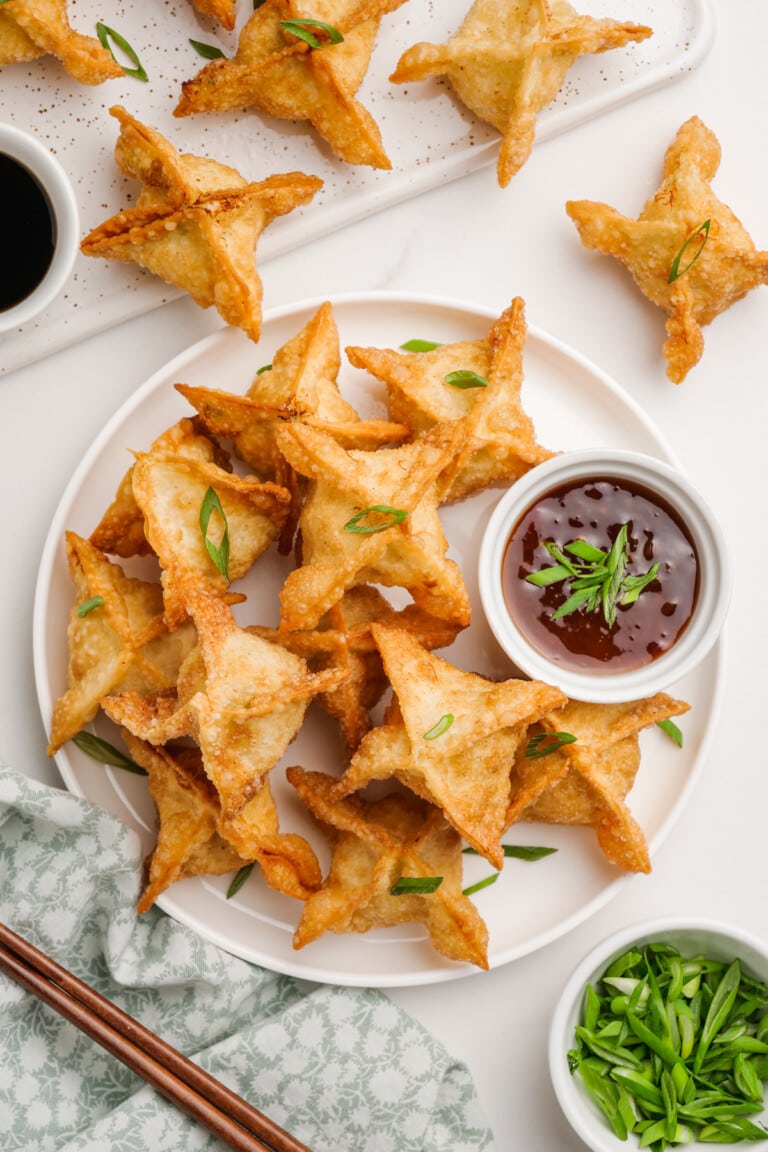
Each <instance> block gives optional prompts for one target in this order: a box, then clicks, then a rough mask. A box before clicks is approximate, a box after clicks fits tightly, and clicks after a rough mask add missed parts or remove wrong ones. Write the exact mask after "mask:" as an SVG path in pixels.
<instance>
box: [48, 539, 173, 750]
mask: <svg viewBox="0 0 768 1152" xmlns="http://www.w3.org/2000/svg"><path fill="white" fill-rule="evenodd" d="M66 551H67V563H68V564H69V572H70V575H71V577H72V581H73V583H74V585H75V590H76V602H75V604H74V605H73V607H72V610H71V612H70V615H69V627H68V639H69V669H68V676H67V682H68V687H67V691H66V692H65V693H64V695H63V696H61V697H60V698H59V699H58V700H57V701H56V704H55V706H54V709H53V718H52V720H51V734H50V743H49V745H48V755H49V756H52V755H53V753H54V752H56V751H57V750H58V749H59V748H60V747H61V745H62V744H63V743H64V742H65V741H67V740H70V739H71V738H72V737H73V736H74V735H76V733H78V732H79V731H80V729H81V728H82V727H83V726H84V725H85V724H87V723H88V721H89V720H92V719H93V717H94V716H95V715H96V713H97V711H98V708H99V705H100V703H101V702H102V700H103V699H104V697H105V696H107V695H109V694H110V693H111V692H120V691H134V692H137V693H148V692H156V691H158V690H162V689H166V688H170V687H172V686H173V684H174V683H175V681H176V676H177V673H178V670H179V667H180V666H181V664H182V662H183V660H184V659H185V658H186V656H187V654H188V653H189V652H190V651H191V650H192V648H193V647H194V645H195V643H196V634H195V629H194V628H193V626H192V625H191V624H190V623H187V624H186V625H183V626H182V627H180V628H177V629H176V631H174V632H171V631H169V629H168V627H167V625H166V622H165V620H164V617H163V594H162V589H161V588H160V585H159V584H150V583H147V581H145V580H138V579H135V578H134V577H130V576H126V575H125V573H124V572H123V570H122V568H120V566H119V565H117V564H113V563H112V562H111V561H110V560H109V559H108V558H107V557H106V556H105V555H104V554H103V553H102V552H100V551H99V550H98V549H97V548H94V547H93V545H92V544H90V543H89V542H88V541H87V540H84V539H83V538H82V537H81V536H78V535H77V534H76V533H75V532H67V533H66Z"/></svg>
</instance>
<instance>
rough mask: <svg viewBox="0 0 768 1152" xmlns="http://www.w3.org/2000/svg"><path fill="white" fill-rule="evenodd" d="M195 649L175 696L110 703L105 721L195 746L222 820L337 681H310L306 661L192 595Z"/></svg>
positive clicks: (335, 673) (212, 601)
mask: <svg viewBox="0 0 768 1152" xmlns="http://www.w3.org/2000/svg"><path fill="white" fill-rule="evenodd" d="M189 607H190V612H191V615H192V618H193V620H194V622H195V625H196V627H197V632H198V636H199V646H198V647H197V648H195V649H193V651H192V652H191V653H190V655H189V656H188V657H187V659H186V660H185V661H184V664H183V665H182V667H181V669H180V671H179V676H178V680H177V690H176V692H175V693H173V694H169V693H165V694H159V695H158V696H156V697H154V698H153V699H148V698H147V699H145V698H141V697H138V696H136V695H135V694H134V693H124V694H121V695H120V696H114V697H113V699H112V700H111V702H110V705H109V708H108V709H107V708H105V711H107V714H108V715H109V716H110V717H111V719H112V720H114V721H115V722H116V723H119V724H122V725H124V727H126V728H127V729H128V730H129V731H130V732H133V734H134V735H135V736H138V737H140V738H141V739H143V740H147V741H149V743H150V744H155V745H160V744H165V743H167V742H168V741H169V740H177V739H180V738H181V737H183V736H190V737H192V739H193V740H195V741H196V743H197V744H198V745H199V746H200V748H201V750H202V753H203V766H204V768H205V771H206V773H207V775H208V777H209V779H210V780H211V781H212V782H213V784H214V786H215V788H216V791H217V793H218V796H219V801H220V803H221V808H222V814H223V816H224V817H225V818H230V817H234V816H236V815H237V814H238V813H239V812H240V811H241V809H242V808H243V806H244V805H245V804H246V803H247V802H248V801H249V800H250V799H251V798H252V797H253V796H254V795H256V793H257V792H258V791H259V789H260V788H261V786H262V784H263V781H264V780H265V778H266V776H267V775H268V773H269V772H270V771H271V770H272V768H273V767H274V766H275V764H276V763H277V762H278V760H279V759H280V757H281V756H282V754H283V752H284V751H285V749H286V748H287V747H288V745H289V744H290V742H291V741H292V740H293V738H294V737H295V735H296V733H297V732H298V730H299V727H300V725H301V722H302V720H303V718H304V713H305V711H306V709H307V706H308V704H309V701H310V700H311V698H312V697H313V696H314V695H315V694H316V693H317V692H320V691H325V690H326V689H328V688H331V687H332V686H333V685H334V684H338V683H339V681H340V680H341V679H343V676H344V672H343V671H340V670H336V669H332V670H329V671H326V672H320V673H318V674H317V675H313V674H312V673H310V672H309V671H308V669H307V665H306V663H305V662H304V660H302V659H300V658H299V657H297V656H294V655H292V653H290V652H287V651H286V650H285V649H283V648H280V647H278V646H277V645H275V644H269V643H268V642H267V641H265V640H262V639H261V638H260V637H258V636H255V635H253V634H252V633H249V632H246V631H245V630H244V629H243V628H241V627H240V626H239V625H238V624H237V622H236V621H235V619H234V617H233V615H232V611H231V609H230V608H229V607H228V606H227V605H226V604H223V603H222V602H221V601H220V600H218V599H217V598H216V597H214V596H211V595H209V594H206V593H205V592H201V591H199V590H194V591H190V593H189Z"/></svg>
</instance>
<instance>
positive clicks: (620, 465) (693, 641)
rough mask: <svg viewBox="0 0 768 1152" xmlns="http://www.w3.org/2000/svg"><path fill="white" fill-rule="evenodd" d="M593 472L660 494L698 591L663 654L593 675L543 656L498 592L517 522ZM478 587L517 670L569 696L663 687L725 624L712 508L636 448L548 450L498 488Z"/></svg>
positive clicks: (721, 552)
mask: <svg viewBox="0 0 768 1152" xmlns="http://www.w3.org/2000/svg"><path fill="white" fill-rule="evenodd" d="M597 477H616V478H617V479H619V480H624V481H628V482H629V483H630V484H631V483H634V484H636V485H640V486H641V487H642V488H644V489H647V490H649V491H650V492H651V493H655V494H657V495H658V496H660V497H661V498H662V499H663V500H664V501H666V503H667V504H669V505H671V506H672V508H674V509H675V510H676V511H677V513H678V515H679V516H680V518H681V519H682V521H683V522H684V524H685V525H686V527H687V528H688V531H689V532H690V535H691V537H692V539H693V542H694V545H695V547H696V552H697V555H698V562H699V589H698V597H697V600H696V604H695V607H694V611H693V615H692V617H691V619H690V621H689V623H688V625H687V627H686V629H685V631H684V632H683V633H682V635H681V636H680V637H679V638H678V639H677V641H676V643H675V644H674V645H673V646H672V647H671V648H670V649H669V650H668V651H667V652H665V653H664V654H663V655H661V656H659V657H658V658H657V659H655V660H653V661H651V663H649V664H646V665H644V666H643V667H641V668H636V669H633V670H631V671H624V672H615V673H612V672H610V670H606V671H604V672H603V671H601V672H599V673H593V672H590V671H582V670H573V669H570V668H566V667H563V666H562V665H561V664H560V663H556V662H555V661H553V660H551V659H549V658H548V657H547V656H546V655H544V654H543V653H542V652H540V651H539V650H538V649H537V648H535V647H534V646H533V645H532V644H531V642H530V641H529V640H528V639H527V638H526V637H525V636H524V634H523V632H522V631H521V630H520V629H519V628H518V627H517V626H516V624H515V621H514V620H513V618H512V615H511V613H510V609H509V607H508V605H507V601H506V598H505V596H504V588H503V578H502V569H503V561H504V552H505V549H506V545H507V541H508V539H509V537H510V534H511V533H512V530H513V529H514V528H515V526H516V525H517V523H518V522H519V520H520V519H521V518H522V517H523V515H524V514H525V513H526V512H527V511H528V509H529V508H531V507H532V506H533V505H534V504H536V502H537V501H538V500H539V499H541V497H542V496H544V495H545V494H546V493H547V492H550V491H551V490H552V489H553V488H558V487H559V486H560V485H563V484H566V483H569V482H573V481H578V480H588V479H595V478H597ZM479 586H480V597H481V600H482V604H483V609H484V611H485V615H486V617H487V619H488V623H489V625H490V628H491V631H492V632H493V634H494V636H495V637H496V639H497V640H498V642H499V644H500V645H501V647H502V648H503V649H504V651H505V652H506V653H507V655H508V656H509V658H510V659H511V660H512V662H513V663H514V664H515V666H516V667H517V668H518V669H519V670H520V671H521V672H523V673H524V674H525V675H527V676H530V677H531V678H532V679H535V680H543V681H545V682H546V683H548V684H554V685H556V686H557V687H558V688H561V689H562V691H563V692H565V694H566V695H567V696H569V697H570V698H571V699H573V700H587V701H590V702H592V703H617V702H621V701H629V700H639V699H641V698H643V697H645V696H651V695H653V693H655V692H659V691H661V690H662V689H664V688H668V687H669V686H670V685H671V684H673V683H675V682H676V681H677V680H680V679H681V678H682V677H683V676H684V675H686V673H688V672H689V671H691V669H692V668H694V667H695V666H696V665H697V664H698V663H699V662H700V661H701V660H702V659H703V658H704V656H706V654H707V652H709V650H710V649H711V648H712V646H713V645H714V643H715V641H716V640H717V638H718V636H719V635H720V632H721V630H722V627H723V624H724V622H725V617H726V614H727V610H728V604H729V601H730V591H731V571H730V564H729V559H728V552H727V549H726V546H725V541H724V538H723V534H722V532H721V530H720V527H719V525H718V524H717V521H716V519H715V517H714V515H713V513H712V512H711V511H710V509H709V508H708V507H707V505H706V504H705V503H704V501H703V500H702V498H701V496H700V495H699V493H698V492H697V491H696V490H695V488H694V487H693V486H692V484H691V483H690V481H688V480H687V479H686V477H685V476H684V475H683V474H682V473H681V472H680V471H678V470H677V469H676V468H673V467H671V465H669V464H666V463H665V462H663V461H661V460H658V459H656V458H655V457H652V456H646V455H644V454H642V453H639V452H630V451H624V450H620V449H608V448H596V449H583V450H579V451H575V452H563V453H561V454H560V455H558V456H553V457H552V458H551V459H549V460H546V461H545V462H544V463H543V464H539V465H538V466H537V467H536V468H532V469H531V471H530V472H527V473H526V474H525V475H524V476H522V477H521V478H520V479H519V480H516V481H515V483H514V484H513V485H512V486H511V487H510V488H509V489H508V490H507V491H506V492H505V494H504V495H503V496H502V498H501V499H500V500H499V503H498V504H497V505H496V508H495V509H494V511H493V513H492V514H491V518H490V520H489V522H488V526H487V528H486V530H485V533H484V535H483V541H482V545H481V548H480V567H479Z"/></svg>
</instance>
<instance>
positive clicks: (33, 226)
mask: <svg viewBox="0 0 768 1152" xmlns="http://www.w3.org/2000/svg"><path fill="white" fill-rule="evenodd" d="M0 213H1V214H2V215H1V218H2V219H3V220H4V221H5V232H4V236H3V259H2V262H1V263H0V312H5V311H6V310H7V309H8V308H13V307H14V306H15V305H16V304H19V303H21V301H22V300H25V299H26V298H27V296H30V295H31V294H32V293H33V292H34V290H35V288H37V286H38V284H39V283H40V282H41V280H42V279H43V277H44V276H45V274H46V272H47V271H48V269H49V267H50V264H51V260H52V259H53V250H54V245H55V237H56V225H55V219H54V216H53V212H52V210H51V205H50V203H49V200H48V197H47V196H46V194H45V191H44V190H43V188H41V186H40V185H39V184H38V182H37V180H36V179H35V177H34V176H33V175H32V173H31V172H30V171H29V170H28V169H27V168H25V167H24V165H23V164H20V163H19V161H18V160H16V159H14V157H13V156H8V155H6V154H5V153H4V152H0Z"/></svg>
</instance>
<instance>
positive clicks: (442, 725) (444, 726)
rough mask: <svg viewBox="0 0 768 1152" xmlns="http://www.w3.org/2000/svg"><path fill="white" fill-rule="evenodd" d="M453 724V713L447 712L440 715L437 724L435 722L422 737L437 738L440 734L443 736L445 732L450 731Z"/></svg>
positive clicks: (425, 738)
mask: <svg viewBox="0 0 768 1152" xmlns="http://www.w3.org/2000/svg"><path fill="white" fill-rule="evenodd" d="M451 724H453V715H452V713H450V712H446V713H445V715H444V716H441V717H440V719H439V720H438V722H437V724H433V725H432V727H431V728H430V729H429V731H428V732H425V733H424V735H423V737H422V739H423V740H436V739H437V737H438V736H442V735H443V733H444V732H447V731H448V729H449V728H450V726H451Z"/></svg>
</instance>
